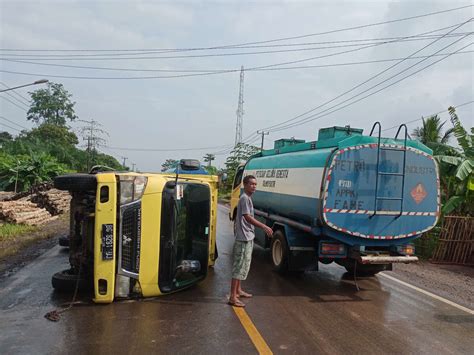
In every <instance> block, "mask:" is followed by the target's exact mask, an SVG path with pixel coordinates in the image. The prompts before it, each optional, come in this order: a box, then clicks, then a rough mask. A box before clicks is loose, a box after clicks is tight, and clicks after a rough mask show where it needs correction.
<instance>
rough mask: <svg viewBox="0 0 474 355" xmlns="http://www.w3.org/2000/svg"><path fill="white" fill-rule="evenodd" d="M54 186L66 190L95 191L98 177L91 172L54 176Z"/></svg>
mask: <svg viewBox="0 0 474 355" xmlns="http://www.w3.org/2000/svg"><path fill="white" fill-rule="evenodd" d="M54 187H55V188H57V189H58V190H65V191H94V190H95V189H96V188H97V179H96V177H95V175H90V174H68V175H61V176H56V177H55V178H54Z"/></svg>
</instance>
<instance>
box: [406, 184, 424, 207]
mask: <svg viewBox="0 0 474 355" xmlns="http://www.w3.org/2000/svg"><path fill="white" fill-rule="evenodd" d="M410 194H411V197H413V199H414V200H415V202H416V203H417V204H419V203H420V202H421V201H423V200H424V199H425V197H426V195H427V193H426V190H425V187H424V186H423V184H421V183H419V184H418V185H416V186H415V187H414V188H413V190H411V192H410Z"/></svg>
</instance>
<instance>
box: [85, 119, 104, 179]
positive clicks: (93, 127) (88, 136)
mask: <svg viewBox="0 0 474 355" xmlns="http://www.w3.org/2000/svg"><path fill="white" fill-rule="evenodd" d="M78 121H80V122H84V123H87V126H85V127H82V128H81V133H82V135H83V140H85V141H87V145H86V151H87V171H89V169H90V168H91V165H94V162H95V154H96V153H97V148H98V147H100V146H101V145H105V143H106V141H105V139H104V138H102V137H101V135H107V136H108V135H109V134H108V133H107V132H106V131H105V130H103V129H102V128H100V127H102V125H101V124H100V123H99V122H97V121H94V120H90V121H85V120H78Z"/></svg>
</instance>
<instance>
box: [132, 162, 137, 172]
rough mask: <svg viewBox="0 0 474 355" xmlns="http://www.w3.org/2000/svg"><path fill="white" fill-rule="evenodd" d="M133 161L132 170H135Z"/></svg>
mask: <svg viewBox="0 0 474 355" xmlns="http://www.w3.org/2000/svg"><path fill="white" fill-rule="evenodd" d="M135 165H136V164H135V163H132V171H135Z"/></svg>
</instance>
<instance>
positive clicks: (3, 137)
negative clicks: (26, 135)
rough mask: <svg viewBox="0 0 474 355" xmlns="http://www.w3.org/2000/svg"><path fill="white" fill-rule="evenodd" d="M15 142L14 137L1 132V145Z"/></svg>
mask: <svg viewBox="0 0 474 355" xmlns="http://www.w3.org/2000/svg"><path fill="white" fill-rule="evenodd" d="M12 140H13V136H12V135H11V134H10V133H8V132H5V131H3V132H0V145H1V144H3V143H7V142H11V141H12Z"/></svg>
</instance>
